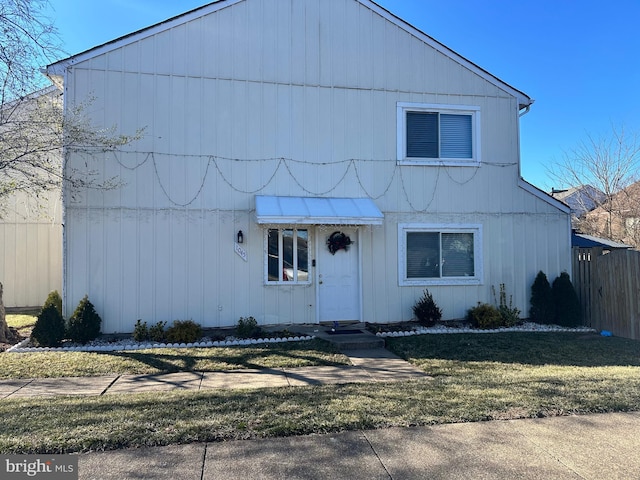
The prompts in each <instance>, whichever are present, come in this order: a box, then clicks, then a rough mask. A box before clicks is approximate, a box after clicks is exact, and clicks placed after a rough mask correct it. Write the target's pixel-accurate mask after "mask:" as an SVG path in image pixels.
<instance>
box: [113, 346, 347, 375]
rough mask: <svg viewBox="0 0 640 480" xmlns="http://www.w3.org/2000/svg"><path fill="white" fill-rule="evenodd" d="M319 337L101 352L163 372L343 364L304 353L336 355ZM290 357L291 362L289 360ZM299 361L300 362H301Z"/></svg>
mask: <svg viewBox="0 0 640 480" xmlns="http://www.w3.org/2000/svg"><path fill="white" fill-rule="evenodd" d="M318 342H320V341H319V340H312V341H309V342H304V343H298V342H296V343H295V344H287V343H281V344H277V345H270V344H265V345H263V346H259V347H257V346H246V347H245V346H238V347H229V348H194V349H184V350H181V352H184V353H176V350H175V349H155V350H146V351H122V352H109V353H104V354H102V355H111V356H115V357H119V358H127V359H132V360H135V361H136V362H140V363H141V364H145V365H147V366H149V367H152V368H154V369H157V370H158V371H159V372H162V373H173V372H189V371H199V372H207V371H217V370H221V369H222V370H234V369H242V368H251V369H264V368H272V367H273V365H271V364H269V361H268V359H269V358H270V357H274V362H273V363H274V364H278V363H281V361H279V360H277V359H278V358H279V359H284V361H285V363H289V364H290V366H307V365H314V366H315V365H321V366H337V365H344V363H343V362H340V361H331V360H330V359H328V358H322V357H321V356H320V355H317V356H315V355H312V354H311V353H305V352H307V351H313V350H320V351H322V352H325V353H327V354H337V353H338V352H337V351H333V350H330V349H329V347H328V346H327V345H326V342H322V344H320V343H318ZM287 359H289V360H291V362H286V360H287ZM298 363H299V365H298Z"/></svg>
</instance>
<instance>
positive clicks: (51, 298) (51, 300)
mask: <svg viewBox="0 0 640 480" xmlns="http://www.w3.org/2000/svg"><path fill="white" fill-rule="evenodd" d="M49 305H53V306H54V307H56V310H58V313H60V317H62V297H61V296H60V294H59V293H58V291H57V290H54V291H53V292H51V293H49V295H48V296H47V299H46V300H45V301H44V305H43V306H42V309H43V310H44V309H45V308H47V307H48V306H49Z"/></svg>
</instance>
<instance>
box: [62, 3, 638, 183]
mask: <svg viewBox="0 0 640 480" xmlns="http://www.w3.org/2000/svg"><path fill="white" fill-rule="evenodd" d="M50 2H51V4H52V6H53V9H54V10H53V12H52V13H51V18H52V19H53V20H54V22H55V24H56V25H57V27H58V30H59V31H60V34H61V37H62V39H63V41H64V50H65V51H66V52H68V53H69V54H75V53H79V52H82V51H84V50H87V49H89V48H92V47H94V46H97V45H100V44H102V43H105V42H108V41H110V40H113V39H115V38H118V37H120V36H122V35H126V34H128V33H131V32H134V31H136V30H140V29H141V28H144V27H147V26H150V25H153V24H155V23H157V22H160V21H162V20H165V19H167V18H170V17H173V16H175V15H178V14H180V13H183V12H186V11H188V10H191V9H193V8H196V7H199V6H202V5H205V4H207V3H209V2H207V0H180V1H178V0H101V1H87V0H50ZM377 3H379V4H380V5H381V6H383V7H384V8H386V9H387V10H389V11H391V12H392V13H394V14H396V15H397V16H399V17H401V18H403V19H404V20H406V21H407V22H409V23H410V24H412V25H413V26H415V27H417V28H419V29H420V30H422V31H423V32H425V33H427V34H428V35H430V36H432V37H433V38H435V39H436V40H438V41H439V42H441V43H443V44H445V45H446V46H448V47H449V48H451V49H453V50H455V51H456V52H458V53H459V54H461V55H462V56H464V57H466V58H467V59H469V60H471V61H472V62H474V63H475V64H477V65H479V66H480V67H482V68H484V69H485V70H487V71H489V72H491V73H492V74H493V75H495V76H497V77H498V78H500V79H501V80H503V81H505V82H507V83H508V84H510V85H512V86H513V87H515V88H517V89H519V90H521V91H523V92H525V93H526V94H527V95H529V96H530V97H531V98H533V99H535V103H534V105H533V107H532V108H531V111H530V112H529V113H528V114H527V115H525V116H524V117H522V120H521V127H520V128H521V156H522V175H523V177H524V178H525V179H526V180H528V181H530V182H532V183H534V184H535V185H537V186H538V187H540V188H543V189H545V190H550V189H551V187H561V186H562V187H564V186H565V185H557V184H555V183H554V182H553V180H552V179H550V178H549V177H548V175H547V167H548V165H550V164H551V163H553V162H554V161H558V160H561V159H562V158H563V155H564V154H565V152H568V151H569V150H570V149H571V148H573V147H575V146H576V145H577V144H578V143H579V142H580V141H582V140H584V139H585V138H586V136H587V134H590V135H593V136H596V137H597V136H601V135H607V134H609V133H610V132H611V129H612V126H617V127H621V126H624V127H625V128H626V129H628V130H633V131H639V132H640V60H639V59H640V35H638V34H637V29H638V24H639V23H640V1H638V0H609V1H603V0H598V1H596V0H581V1H578V0H530V1H527V0H447V1H443V0H377Z"/></svg>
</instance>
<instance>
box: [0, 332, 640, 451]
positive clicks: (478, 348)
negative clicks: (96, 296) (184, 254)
mask: <svg viewBox="0 0 640 480" xmlns="http://www.w3.org/2000/svg"><path fill="white" fill-rule="evenodd" d="M388 343H389V348H390V349H391V350H394V351H396V352H397V353H398V354H400V355H403V356H405V357H406V358H408V359H409V360H410V361H411V362H413V363H415V364H417V365H420V366H421V367H422V368H423V369H424V370H425V371H426V372H428V373H430V374H431V375H433V378H432V379H426V380H420V381H411V382H397V383H372V384H352V385H327V386H321V387H288V388H287V387H284V388H272V389H259V390H258V389H256V390H241V391H238V390H229V391H200V392H175V393H162V394H158V393H154V394H135V395H134V394H132V395H122V394H118V395H115V394H114V395H104V396H101V397H58V398H48V399H46V401H43V400H42V399H38V398H32V399H3V400H0V415H1V416H2V418H3V428H2V430H0V452H2V453H18V452H20V453H27V452H73V451H87V450H93V449H97V450H100V449H115V448H124V447H137V446H144V445H167V444H172V443H187V442H194V441H219V440H227V439H229V440H230V439H241V438H258V437H271V436H287V435H298V434H306V433H324V432H335V431H340V430H348V429H361V428H382V427H389V426H408V425H429V424H437V423H450V422H471V421H482V420H492V419H512V418H523V417H524V418H526V417H542V416H553V415H566V414H585V413H595V412H613V411H640V342H634V341H630V340H625V339H620V338H605V337H598V336H595V335H585V334H559V333H533V334H528V333H504V334H483V335H472V334H470V335H464V334H454V335H424V336H419V337H406V338H393V339H389V341H388ZM282 345H283V344H279V347H281V346H282ZM292 345H294V346H295V345H296V344H292ZM298 346H299V347H302V349H301V350H297V349H296V348H293V350H291V351H289V352H288V353H286V354H284V357H286V358H294V357H297V358H300V357H305V356H307V354H306V353H302V352H308V351H309V350H307V349H309V348H310V346H309V344H308V343H307V342H303V343H302V344H300V345H298ZM210 350H211V355H216V354H215V351H217V350H218V349H210ZM225 350H226V349H225ZM229 350H237V351H238V352H236V353H234V354H233V355H234V358H245V360H238V361H237V360H233V362H236V361H237V363H236V366H237V367H240V368H241V367H243V366H245V365H252V366H253V365H254V362H257V361H258V360H256V358H257V357H259V355H260V354H259V353H255V355H256V357H251V358H250V359H249V360H246V357H243V354H242V353H240V351H242V350H250V349H248V348H247V347H237V348H233V349H229ZM157 352H158V351H154V352H151V353H149V354H144V353H141V354H142V355H155V354H156V353H157ZM23 355H24V356H25V357H24V358H27V356H29V355H40V354H19V355H10V354H9V355H6V354H2V355H0V358H1V357H5V356H15V357H21V356H23ZM94 355H98V354H94ZM185 355H190V354H187V353H185V352H182V357H183V359H184V357H185ZM236 355H237V356H236ZM252 355H253V354H252ZM98 358H102V357H101V356H98ZM149 358H151V357H149ZM138 361H139V360H138ZM182 361H184V360H181V362H182ZM314 361H315V360H314ZM143 363H145V364H148V363H149V360H148V359H147V360H146V361H144V362H143Z"/></svg>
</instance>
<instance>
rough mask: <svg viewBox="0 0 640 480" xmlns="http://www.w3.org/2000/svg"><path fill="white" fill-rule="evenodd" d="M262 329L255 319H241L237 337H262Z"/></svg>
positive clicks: (237, 328) (237, 327)
mask: <svg viewBox="0 0 640 480" xmlns="http://www.w3.org/2000/svg"><path fill="white" fill-rule="evenodd" d="M260 331H261V329H260V327H259V326H258V322H257V320H256V319H255V318H253V317H247V318H244V317H240V320H238V325H237V326H236V335H237V336H238V337H239V338H252V337H257V336H258V335H260Z"/></svg>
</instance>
